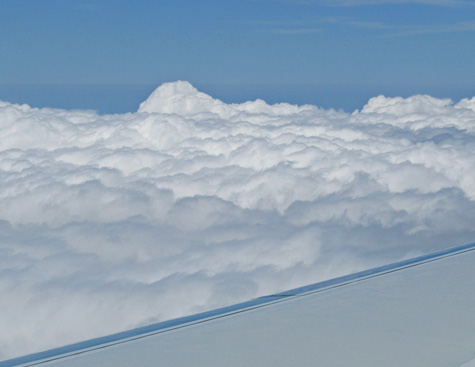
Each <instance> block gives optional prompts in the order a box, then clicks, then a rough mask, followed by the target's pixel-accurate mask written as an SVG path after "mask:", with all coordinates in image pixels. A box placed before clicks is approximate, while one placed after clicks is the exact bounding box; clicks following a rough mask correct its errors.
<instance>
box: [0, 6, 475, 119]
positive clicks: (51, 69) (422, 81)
mask: <svg viewBox="0 0 475 367" xmlns="http://www.w3.org/2000/svg"><path fill="white" fill-rule="evenodd" d="M0 33H1V34H2V37H1V38H0V54H1V55H2V57H1V58H0V70H1V71H2V72H1V73H0V99H3V100H9V101H12V102H28V98H29V99H30V103H33V104H35V102H34V101H36V104H39V105H41V104H43V105H48V103H49V104H52V105H54V104H55V102H56V104H59V105H61V103H63V105H65V106H66V107H68V106H67V105H68V104H67V101H68V93H69V100H71V101H75V102H76V103H78V102H80V100H81V99H82V100H83V102H84V103H83V105H81V107H88V103H89V104H90V105H91V106H90V107H91V108H99V109H100V106H101V103H102V104H103V105H105V104H107V103H109V106H108V107H107V108H105V109H109V110H114V108H116V109H118V110H120V108H121V105H122V107H123V106H124V104H127V103H130V108H132V106H133V105H135V104H136V103H138V102H140V100H143V98H144V97H145V96H146V95H147V94H148V93H149V92H150V91H151V90H153V88H154V87H156V86H158V85H159V84H161V83H162V82H165V81H173V80H178V79H181V80H188V81H190V82H191V83H193V84H194V85H196V86H197V87H198V88H200V89H202V90H204V91H205V92H208V93H210V94H213V95H214V96H215V97H218V98H221V99H224V100H226V101H241V100H247V99H254V98H257V97H261V98H264V99H266V100H269V101H270V102H276V101H278V100H279V99H280V100H282V101H289V102H293V103H312V102H313V103H314V104H319V99H320V101H321V102H322V103H320V104H321V105H325V98H326V99H329V98H330V99H333V100H334V102H333V104H334V105H335V106H332V107H338V106H336V105H337V104H338V103H341V106H343V107H346V106H345V101H344V100H345V99H352V98H353V99H354V98H356V97H355V96H357V95H361V97H360V98H363V97H364V99H366V98H367V97H369V96H371V95H373V94H377V93H385V94H394V95H395V94H400V95H404V94H406V95H408V94H413V93H429V94H432V95H436V96H441V97H442V96H447V97H452V98H461V97H469V96H470V97H471V95H473V94H474V92H475V88H474V85H475V71H474V68H473V65H474V64H475V37H474V36H475V2H473V1H463V0H458V1H457V0H455V1H447V0H420V1H403V0H399V1H398V0H393V1H384V0H382V1H371V0H337V1H330V0H328V1H325V0H307V1H305V0H301V1H294V0H287V1H275V0H274V1H272V0H231V1H215V0H204V1H190V0H174V1H123V0H106V1H67V0H39V1H38V0H14V1H13V0H0ZM45 85H48V87H45ZM77 85H82V88H83V90H84V88H85V86H89V89H88V90H89V92H87V93H86V92H80V88H79V87H78V86H77ZM91 85H94V86H98V85H99V86H102V92H101V91H100V88H99V87H94V88H95V89H94V88H93V89H91V88H92V87H91ZM104 85H107V86H108V89H107V90H108V91H109V92H110V93H105V92H104ZM113 86H115V89H114V87H113ZM38 88H40V89H38ZM41 88H43V89H41ZM58 88H59V89H58ZM61 88H63V89H61ZM65 88H66V89H65ZM98 88H99V89H98ZM60 89H61V91H60ZM38 90H41V91H42V92H41V93H39V92H38ZM127 90H130V91H131V92H130V95H129V97H127ZM65 91H66V92H65ZM68 91H69V92H68ZM351 91H353V92H351ZM38 94H41V97H39V96H38ZM104 94H108V95H109V97H107V98H109V99H107V98H106V97H104V96H103V95H104ZM330 94H331V97H329V96H328V95H330ZM88 95H89V96H92V95H94V98H92V97H89V99H91V100H90V101H89V102H87V99H88V97H87V96H88ZM22 96H23V97H22ZM101 96H103V97H102V102H101ZM22 98H23V99H24V101H21V99H22ZM31 101H33V102H31ZM61 101H63V102H61ZM127 101H128V102H127ZM94 103H95V104H96V105H98V106H95V105H94ZM346 103H347V104H348V101H347V102H346ZM355 103H356V101H355ZM357 103H363V99H361V101H360V100H358V102H357ZM327 104H328V103H327ZM329 104H330V105H331V103H329ZM114 105H115V107H114ZM59 107H62V106H59ZM127 108H129V107H127Z"/></svg>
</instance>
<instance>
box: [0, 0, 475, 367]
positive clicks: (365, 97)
mask: <svg viewBox="0 0 475 367" xmlns="http://www.w3.org/2000/svg"><path fill="white" fill-rule="evenodd" d="M474 14H475V5H474V2H472V1H468V0H467V1H465V0H455V1H444V0H420V1H404V0H400V1H398V0H393V1H371V0H367V1H365V0H361V1H358V0H338V1H326V0H301V1H299V0H281V1H277V0H231V1H226V2H223V1H217V0H206V1H191V0H174V1H137V2H131V1H125V0H103V1H68V0H41V1H35V0H15V1H10V0H0V34H1V35H2V37H0V55H1V57H0V325H1V329H2V332H1V333H0V360H2V359H5V358H10V357H14V356H19V355H23V354H26V353H31V352H35V351H40V350H44V349H46V348H51V347H55V346H60V345H63V344H66V343H72V342H76V341H80V340H84V339H88V338H92V337H96V336H99V335H105V334H109V333H113V332H118V331H122V330H125V329H130V328H133V327H137V326H141V325H146V324H149V323H152V322H157V321H161V320H165V319H170V318H174V317H179V316H182V315H186V314H192V313H196V312H200V311H204V310H208V309H211V308H216V307H220V306H223V305H228V304H232V303H236V302H239V301H243V300H247V299H250V298H253V297H258V296H261V295H265V294H269V293H273V292H278V291H282V290H285V289H290V288H293V287H297V286H301V285H304V284H309V283H314V282H317V281H320V280H324V279H328V278H332V277H336V276H339V275H343V274H347V273H351V272H355V271H358V270H362V269H367V268H370V267H374V266H377V265H381V264H385V263H388V262H393V261H397V260H401V259H404V258H408V257H413V256H416V255H419V254H422V253H427V252H431V251H434V250H438V249H441V248H446V247H449V246H452V245H458V244H463V243H468V242H473V241H474V240H475V229H474V227H473V218H475V177H474V172H475V160H474V159H473V157H474V156H475V99H474V95H475V89H474V86H475V72H474V68H473V65H474V64H475V63H474V62H475V37H474V33H475V18H474ZM177 80H178V81H177ZM157 87H158V88H157ZM276 102H283V103H276ZM59 107H61V108H59ZM329 107H333V108H329ZM340 108H341V109H340ZM95 110H97V111H95ZM105 112H107V113H105Z"/></svg>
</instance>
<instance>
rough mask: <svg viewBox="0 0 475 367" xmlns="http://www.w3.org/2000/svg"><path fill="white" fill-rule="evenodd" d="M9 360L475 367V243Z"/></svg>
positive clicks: (105, 364) (62, 364) (91, 365)
mask: <svg viewBox="0 0 475 367" xmlns="http://www.w3.org/2000/svg"><path fill="white" fill-rule="evenodd" d="M0 366H2V367H6V366H55V367H66V366H67V367H73V366H74V367H76V366H88V367H95V366H97V367H99V366H101V367H109V366H110V367H120V366H124V367H125V366H127V367H130V366H143V367H147V366H171V367H173V366H195V367H199V366H206V367H208V366H329V367H339V366H342V367H343V366H351V367H360V366H361V367H368V366H377V367H383V366H394V367H401V366H404V367H408V366H414V367H424V366H427V367H462V366H463V367H475V244H469V245H465V246H460V247H457V248H452V249H449V250H445V251H441V252H438V253H434V254H430V255H426V256H423V257H419V258H415V259H411V260H407V261H403V262H400V263H397V264H391V265H387V266H384V267H380V268H376V269H372V270H368V271H364V272H361V273H357V274H353V275H349V276H345V277H341V278H337V279H333V280H330V281H326V282H322V283H317V284H313V285H309V286H306V287H302V288H298V289H294V290H290V291H287V292H283V293H280V294H275V295H271V296H267V297H262V298H258V299H255V300H251V301H249V302H245V303H242V304H238V305H234V306H230V307H226V308H223V309H219V310H214V311H210V312H206V313H203V314H198V315H193V316H189V317H185V318H181V319H176V320H170V321H167V322H163V323H159V324H154V325H150V326H147V327H142V328H138V329H134V330H130V331H127V332H123V333H119V334H114V335H110V336H107V337H103V338H97V339H93V340H89V341H85V342H82V343H78V344H74V345H70V346H66V347H62V348H58V349H53V350H50V351H46V352H42V353H37V354H33V355H29V356H25V357H20V358H16V359H12V360H8V361H4V362H0Z"/></svg>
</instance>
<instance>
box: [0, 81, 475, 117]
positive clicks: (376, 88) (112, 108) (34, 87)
mask: <svg viewBox="0 0 475 367" xmlns="http://www.w3.org/2000/svg"><path fill="white" fill-rule="evenodd" d="M183 80H184V79H183ZM170 81H171V80H170ZM191 83H192V84H193V85H194V86H195V87H196V88H197V89H198V90H200V91H201V92H203V93H206V94H208V95H210V96H211V97H213V98H215V99H219V100H221V101H223V102H225V103H243V102H246V101H254V100H256V99H261V100H264V101H265V102H267V103H268V104H275V103H290V104H296V105H304V104H311V105H315V106H318V107H321V108H324V109H335V110H344V111H345V112H349V113H351V112H353V111H354V110H356V109H358V110H361V108H363V107H364V105H365V104H366V103H367V102H368V100H369V99H370V98H372V97H376V96H378V95H384V96H386V97H403V98H407V97H410V96H413V95H420V94H426V95H430V96H432V97H436V98H450V99H451V100H452V101H453V102H458V101H460V100H461V99H464V98H472V97H474V96H475V87H474V86H470V85H450V86H436V85H430V86H427V85H426V86H418V85H408V84H401V85H384V84H380V85H377V84H352V85H341V84H338V83H334V84H329V83H323V84H320V85H317V84H311V83H308V84H298V83H295V84H290V83H287V84H284V83H275V84H270V83H255V84H249V83H199V82H197V83H194V82H191ZM161 84H162V83H161V82H158V83H152V82H150V83H107V84H106V83H84V84H78V83H51V84H46V83H44V84H35V83H31V84H27V83H16V84H13V83H9V84H3V85H0V101H3V102H8V103H15V104H28V105H29V106H31V107H36V108H59V109H66V110H69V109H81V110H94V111H96V112H98V113H100V114H114V113H127V112H136V111H137V109H138V107H139V105H140V103H142V102H143V101H144V100H145V99H147V97H148V96H149V95H150V94H151V93H152V92H153V91H154V90H155V89H156V88H158V87H159V86H160V85H161Z"/></svg>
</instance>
